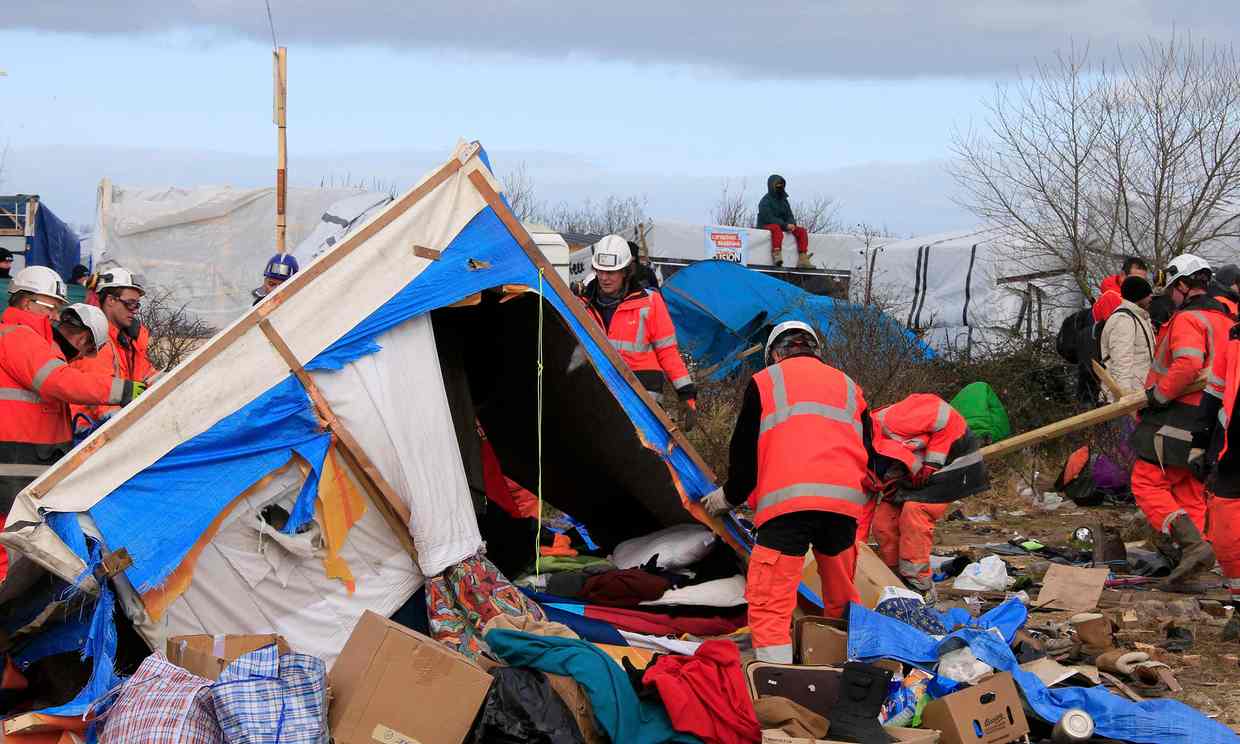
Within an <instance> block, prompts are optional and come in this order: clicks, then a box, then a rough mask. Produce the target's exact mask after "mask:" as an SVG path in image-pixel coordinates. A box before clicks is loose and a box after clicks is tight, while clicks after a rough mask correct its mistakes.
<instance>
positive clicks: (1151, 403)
mask: <svg viewBox="0 0 1240 744" xmlns="http://www.w3.org/2000/svg"><path fill="white" fill-rule="evenodd" d="M1145 401H1146V405H1147V407H1149V408H1162V407H1163V406H1164V405H1166V404H1164V403H1162V402H1160V401H1159V400H1158V398H1156V397H1154V388H1152V387H1151V388H1146V390H1145Z"/></svg>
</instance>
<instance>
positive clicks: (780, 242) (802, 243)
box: [762, 225, 809, 257]
mask: <svg viewBox="0 0 1240 744" xmlns="http://www.w3.org/2000/svg"><path fill="white" fill-rule="evenodd" d="M762 227H763V228H764V229H766V230H770V232H771V253H772V255H775V254H778V253H779V252H780V251H782V250H783V248H784V228H783V225H763V226H762ZM792 237H793V238H796V241H797V253H809V232H808V231H807V230H806V229H805V228H803V227H801V226H800V225H797V226H796V227H794V228H792ZM775 257H778V256H775Z"/></svg>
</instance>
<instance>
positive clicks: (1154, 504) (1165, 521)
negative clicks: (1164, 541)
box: [1132, 460, 1206, 535]
mask: <svg viewBox="0 0 1240 744" xmlns="http://www.w3.org/2000/svg"><path fill="white" fill-rule="evenodd" d="M1205 490H1206V489H1205V486H1204V485H1202V483H1201V481H1199V480H1197V479H1196V478H1195V477H1194V476H1193V473H1192V471H1190V470H1189V469H1188V468H1180V467H1175V466H1167V468H1166V472H1163V469H1162V468H1160V467H1158V466H1157V465H1155V464H1154V463H1152V462H1146V461H1145V460H1137V461H1136V462H1135V463H1133V465H1132V497H1133V498H1134V499H1135V500H1136V502H1137V506H1139V507H1141V511H1142V513H1144V514H1145V518H1146V519H1148V520H1149V522H1150V526H1152V527H1153V528H1154V529H1156V530H1158V531H1159V532H1161V533H1163V534H1164V535H1168V534H1170V533H1171V523H1172V522H1173V521H1174V520H1175V518H1176V517H1178V516H1179V515H1181V514H1187V515H1188V518H1189V519H1191V520H1193V524H1195V525H1197V529H1198V530H1201V531H1202V532H1203V533H1204V531H1205V524H1206V498H1205Z"/></svg>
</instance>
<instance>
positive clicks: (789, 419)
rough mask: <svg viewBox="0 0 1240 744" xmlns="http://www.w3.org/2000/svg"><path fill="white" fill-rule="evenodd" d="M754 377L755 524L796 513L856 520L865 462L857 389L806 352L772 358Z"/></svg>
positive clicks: (862, 409)
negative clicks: (758, 408)
mask: <svg viewBox="0 0 1240 744" xmlns="http://www.w3.org/2000/svg"><path fill="white" fill-rule="evenodd" d="M753 381H754V383H755V385H756V386H757V389H758V395H759V396H760V398H761V402H762V419H761V425H760V429H759V434H758V474H757V476H758V477H757V486H756V487H755V488H754V490H753V492H752V493H751V494H750V496H749V504H750V507H751V508H752V509H753V510H754V525H756V526H757V527H761V526H762V525H763V523H765V522H767V521H768V520H770V519H773V518H775V517H778V516H781V515H783V514H788V513H790V512H796V511H827V512H836V513H838V514H844V515H847V516H850V517H853V518H854V519H857V518H859V517H860V516H861V512H862V508H863V507H864V506H865V504H866V502H867V500H868V499H867V496H866V494H865V491H864V489H863V487H862V483H863V481H864V480H865V477H866V473H867V470H868V462H869V452H868V451H867V449H866V445H865V425H864V424H863V421H862V420H863V418H864V417H865V416H867V415H868V414H867V412H866V408H865V399H864V398H863V397H862V393H861V388H859V387H858V386H857V383H855V382H853V381H852V380H851V379H850V378H849V377H848V375H845V374H844V373H843V372H841V371H839V370H838V369H835V368H834V367H831V366H828V365H827V364H825V363H823V362H822V361H820V360H818V359H816V358H814V357H810V356H801V357H793V358H791V359H785V360H784V361H782V362H779V363H778V364H773V365H771V366H769V367H767V368H766V369H764V370H762V371H761V372H759V373H757V374H756V375H754V378H753Z"/></svg>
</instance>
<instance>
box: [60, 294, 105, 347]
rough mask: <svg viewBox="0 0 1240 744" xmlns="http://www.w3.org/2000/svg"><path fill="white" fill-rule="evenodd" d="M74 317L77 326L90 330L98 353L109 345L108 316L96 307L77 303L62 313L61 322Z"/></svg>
mask: <svg viewBox="0 0 1240 744" xmlns="http://www.w3.org/2000/svg"><path fill="white" fill-rule="evenodd" d="M66 315H70V316H74V317H76V319H77V324H78V325H81V326H85V327H86V328H87V329H89V330H90V335H91V337H92V338H93V339H94V340H95V350H96V351H98V350H99V349H102V348H103V347H104V346H105V345H107V343H108V341H109V340H111V338H110V336H109V333H108V316H106V315H104V314H103V311H102V310H100V309H99V308H97V307H95V306H94V305H88V304H86V303H85V302H75V303H74V304H72V305H69V306H68V307H66V308H64V309H63V310H61V311H60V320H61V321H62V322H63V321H65V320H66V318H65V316H66Z"/></svg>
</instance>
